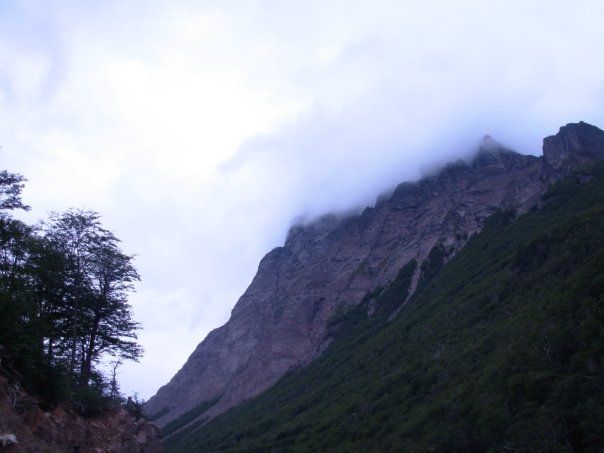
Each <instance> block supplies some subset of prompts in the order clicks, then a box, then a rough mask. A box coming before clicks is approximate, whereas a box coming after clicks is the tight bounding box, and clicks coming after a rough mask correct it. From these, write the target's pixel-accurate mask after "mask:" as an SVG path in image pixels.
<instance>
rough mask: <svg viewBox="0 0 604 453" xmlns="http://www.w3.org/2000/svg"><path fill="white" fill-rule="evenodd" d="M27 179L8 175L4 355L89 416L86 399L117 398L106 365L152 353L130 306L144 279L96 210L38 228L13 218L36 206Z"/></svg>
mask: <svg viewBox="0 0 604 453" xmlns="http://www.w3.org/2000/svg"><path fill="white" fill-rule="evenodd" d="M24 182H25V178H24V177H23V176H21V175H17V174H13V173H9V172H7V171H2V172H0V346H1V349H0V357H1V358H2V362H3V365H4V366H5V367H11V368H12V369H13V370H14V371H15V372H17V373H19V374H20V375H21V376H22V378H23V381H24V383H25V384H26V385H29V388H30V390H31V391H33V392H35V393H37V394H38V395H39V396H41V397H43V398H45V399H46V400H47V401H48V402H49V403H52V402H54V401H56V400H59V399H71V400H73V401H74V403H76V405H78V404H79V405H80V406H81V409H82V410H83V411H86V410H88V409H90V407H89V406H90V404H88V402H87V401H84V400H85V399H86V398H88V399H90V398H91V397H92V398H93V399H94V398H97V399H98V398H99V397H102V396H103V395H105V394H108V393H109V383H107V382H106V381H107V380H106V379H105V378H104V377H103V375H102V373H101V371H100V367H99V365H100V364H102V363H103V362H104V361H105V362H106V361H107V360H110V359H111V358H113V360H114V361H116V363H117V362H119V363H121V362H122V360H125V359H126V360H138V359H139V358H140V357H141V355H142V352H143V350H142V347H141V346H140V345H139V344H138V342H137V341H136V340H137V335H136V332H137V330H138V329H139V328H140V325H139V323H137V322H136V321H134V319H133V316H132V308H131V306H130V303H129V300H128V298H129V296H130V294H131V293H132V292H133V291H134V289H135V288H134V284H135V283H136V282H137V281H138V280H140V276H139V274H138V272H137V270H136V268H135V267H134V262H133V261H134V256H133V255H129V254H127V253H125V252H124V251H123V250H122V248H121V243H120V240H119V239H118V238H117V237H116V236H115V235H114V234H113V233H112V232H111V231H109V230H108V229H106V228H104V227H103V226H102V224H101V220H100V215H99V214H98V213H97V212H95V211H91V210H83V209H69V210H67V211H65V212H61V213H52V214H51V215H50V218H49V219H48V220H47V221H44V222H42V223H40V224H39V225H36V226H31V225H27V224H25V223H24V222H22V221H20V220H17V219H15V218H13V217H12V216H11V211H12V210H14V209H25V210H26V209H29V207H28V206H26V205H25V204H23V202H22V200H21V191H22V189H23V187H24ZM115 386H116V383H115V379H113V382H112V383H111V387H112V389H111V393H113V394H115Z"/></svg>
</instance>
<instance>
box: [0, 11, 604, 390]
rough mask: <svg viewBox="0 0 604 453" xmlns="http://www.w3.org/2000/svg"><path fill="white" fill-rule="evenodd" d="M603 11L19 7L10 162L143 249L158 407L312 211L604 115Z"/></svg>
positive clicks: (365, 199) (4, 124) (55, 203)
mask: <svg viewBox="0 0 604 453" xmlns="http://www.w3.org/2000/svg"><path fill="white" fill-rule="evenodd" d="M603 19H604V2H602V1H601V0H592V1H582V0H576V1H573V2H563V1H553V0H543V1H531V0H523V1H513V0H501V1H497V0H490V1H484V0H476V1H470V0H468V1H461V0H455V1H438V0H421V1H401V0H399V1H379V0H372V1H370V2H369V1H364V2H359V1H352V0H345V1H344V0H342V1H339V0H335V1H327V0H322V1H308V0H305V1H293V0H292V1H276V0H275V1H260V0H259V1H253V0H246V1H224V0H223V1H205V2H203V1H191V2H186V1H164V2H156V1H149V0H145V1H127V0H119V1H115V2H114V1H97V2H78V1H73V2H66V1H58V0H53V1H50V0H48V1H27V0H19V1H14V2H13V1H7V0H2V1H0V145H2V149H1V150H0V159H1V163H2V165H1V166H0V167H1V168H2V169H8V170H10V171H16V172H20V173H22V174H24V175H25V176H26V177H27V178H28V179H29V182H28V184H27V189H26V191H25V193H24V198H25V200H26V202H27V203H29V204H30V205H32V208H33V209H32V212H31V213H30V214H28V219H29V220H31V221H34V220H36V219H41V218H44V217H45V216H46V213H47V212H48V211H50V210H64V209H66V208H68V207H85V208H90V209H94V210H96V211H98V212H100V213H101V214H102V216H103V222H104V225H105V226H106V227H107V228H109V229H111V230H112V231H114V232H115V233H116V234H117V235H118V236H119V237H120V238H121V239H122V240H123V246H124V249H125V250H126V251H128V252H130V253H135V254H136V255H137V260H136V263H137V267H138V269H139V271H140V273H141V274H142V278H143V280H142V282H141V284H140V285H139V286H138V292H137V294H136V295H134V296H133V297H132V304H133V307H134V311H135V317H136V318H137V319H138V320H139V321H141V322H142V324H143V327H144V331H142V332H141V334H140V340H141V342H142V344H143V346H144V347H145V350H146V354H145V357H144V358H143V359H142V360H141V362H140V363H139V364H129V365H124V366H123V368H122V372H121V383H122V390H124V391H125V392H127V393H132V392H133V391H138V392H139V395H140V396H142V397H144V398H149V397H150V396H151V395H152V394H153V393H154V392H155V391H156V390H157V388H158V387H159V386H160V385H162V384H164V383H166V382H167V381H168V380H169V379H170V378H171V377H172V375H173V374H174V373H175V372H176V371H177V370H178V369H179V368H180V367H181V366H182V364H183V363H184V361H185V360H186V359H187V357H188V356H189V354H190V353H191V352H192V351H193V349H194V347H195V346H196V345H197V343H198V342H199V341H201V340H202V339H203V338H204V337H205V335H206V334H207V333H208V332H209V331H210V330H211V329H213V328H216V327H218V326H220V325H221V324H223V323H224V322H225V321H226V320H227V319H228V317H229V313H230V310H231V309H232V307H233V305H234V304H235V302H236V301H237V298H238V297H239V296H240V295H241V293H242V292H243V291H244V290H245V288H246V287H247V285H248V284H249V283H250V281H251V279H252V277H253V275H254V273H255V271H256V268H257V264H258V262H259V260H260V259H261V257H262V256H263V255H264V254H265V253H266V252H268V251H269V250H270V249H271V248H273V247H275V246H278V245H281V244H282V243H283V240H284V238H285V235H286V233H287V229H288V227H289V225H290V224H291V222H292V220H293V219H295V218H299V217H306V218H312V217H313V216H316V215H318V214H320V213H324V212H327V211H330V210H342V209H350V208H353V207H356V206H359V205H363V204H370V203H372V202H373V200H374V198H375V196H376V195H377V194H378V193H380V192H382V191H384V190H386V189H388V188H389V187H390V186H392V185H394V184H395V183H397V182H400V181H401V180H406V179H410V178H416V177H417V176H418V175H419V174H420V172H421V171H422V169H425V168H429V167H430V166H432V165H434V164H435V163H438V162H442V161H444V160H446V159H450V158H455V157H458V156H461V155H463V154H464V153H466V152H467V151H468V149H470V148H471V147H472V146H474V145H475V143H476V142H477V141H478V140H479V139H480V138H481V137H482V136H483V135H484V134H486V133H489V134H491V135H493V136H494V137H495V138H497V139H498V140H499V141H501V142H503V143H504V144H506V145H507V146H509V147H511V148H513V149H516V150H518V151H520V152H523V153H532V154H540V152H541V140H542V138H543V137H544V136H545V135H549V134H552V133H555V132H556V131H557V130H558V127H559V126H560V125H562V124H565V123H568V122H571V121H578V120H584V121H588V122H591V123H593V124H596V125H598V126H600V127H603V126H604V27H603V26H602V20H603Z"/></svg>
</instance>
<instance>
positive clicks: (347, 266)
mask: <svg viewBox="0 0 604 453" xmlns="http://www.w3.org/2000/svg"><path fill="white" fill-rule="evenodd" d="M543 150H544V157H534V156H524V155H520V154H517V153H515V152H513V151H510V150H507V149H504V148H502V147H501V145H498V144H497V143H496V142H495V141H494V140H493V139H491V138H490V137H487V138H485V142H484V144H483V146H482V147H481V148H480V150H479V151H478V152H477V154H476V155H475V156H474V158H473V159H472V160H471V161H469V162H465V161H458V162H456V163H453V164H449V165H447V166H446V167H444V168H443V169H442V170H441V171H439V172H438V173H437V174H435V175H433V176H429V177H426V178H424V179H422V180H420V181H418V182H410V183H403V184H400V185H399V186H398V187H396V189H395V190H394V192H393V193H392V194H391V195H390V196H388V197H382V198H381V199H378V202H377V203H376V205H375V207H372V208H366V209H365V210H364V211H363V212H362V214H360V215H357V216H348V217H338V216H336V215H328V216H325V217H323V218H320V219H318V220H316V221H314V222H312V223H310V224H307V225H298V226H294V227H293V228H292V229H291V230H290V232H289V234H288V237H287V240H286V242H285V245H284V246H283V247H278V248H276V249H274V250H272V251H271V252H269V253H268V254H267V255H266V256H265V257H264V258H263V259H262V261H261V262H260V265H259V267H258V272H257V274H256V276H255V277H254V279H253V281H252V283H251V285H250V286H249V288H248V289H247V290H246V292H245V293H244V294H243V295H242V296H241V298H240V299H239V301H238V302H237V304H236V306H235V308H234V309H233V311H232V314H231V318H230V320H229V321H228V322H227V323H226V324H225V325H224V326H222V327H220V328H218V329H216V330H214V331H212V332H211V333H210V334H209V335H208V336H207V338H206V339H205V340H204V341H203V342H202V343H201V344H199V345H198V346H197V348H196V349H195V351H194V352H193V354H191V356H190V357H189V359H188V361H187V362H186V363H185V365H184V366H183V367H182V369H181V370H180V371H179V372H178V373H177V374H176V375H175V376H174V377H173V378H172V380H171V381H170V382H169V383H168V384H167V385H165V386H163V387H162V388H161V389H160V390H159V391H158V392H157V394H156V395H155V396H154V397H153V398H151V399H150V400H149V402H148V403H147V405H146V410H147V412H148V413H149V414H157V416H158V418H157V422H158V423H159V424H160V425H162V424H165V423H167V422H169V421H171V420H174V419H175V418H177V417H178V416H179V415H181V414H183V413H184V412H187V411H188V410H191V409H192V408H195V407H196V406H198V405H199V404H200V403H202V402H207V401H211V400H215V399H217V403H216V404H214V405H213V406H212V407H210V408H209V409H208V410H207V411H206V412H205V413H204V414H203V415H202V417H205V418H211V417H214V416H216V415H218V414H220V413H221V412H224V411H225V410H227V409H228V408H230V407H233V406H235V405H237V404H238V403H240V402H241V401H243V400H245V399H248V398H250V397H252V396H254V395H256V394H258V393H260V392H262V391H263V390H265V389H267V388H268V387H270V386H271V385H273V384H274V383H275V382H276V381H277V380H278V379H279V378H280V377H282V376H283V375H284V374H285V373H286V372H287V371H288V370H291V369H293V368H295V367H299V366H301V365H304V364H306V363H308V362H309V361H311V360H313V359H314V358H315V357H317V356H318V355H319V354H320V353H321V352H322V351H323V350H324V348H325V347H326V346H327V344H328V343H329V337H328V332H327V321H328V319H329V318H330V317H331V316H332V315H333V314H334V312H335V311H336V310H337V309H338V308H340V307H343V306H347V305H351V304H356V303H358V302H359V301H360V300H361V299H362V297H363V296H364V295H365V294H366V293H367V291H369V290H372V289H374V288H376V287H377V286H379V285H384V284H386V283H387V282H388V281H389V280H391V279H393V278H394V276H395V275H396V273H397V272H398V270H399V269H400V268H401V267H402V266H404V265H405V264H406V263H407V262H409V260H411V259H416V260H417V261H418V263H421V262H422V261H423V260H424V259H425V258H426V256H427V255H428V253H429V252H430V250H431V249H432V248H433V247H434V246H435V245H436V244H437V243H441V244H444V245H445V246H447V248H448V249H449V250H452V251H453V252H455V251H456V250H459V249H460V248H461V247H463V245H464V244H465V242H466V240H467V238H468V237H469V236H471V235H472V234H473V233H475V232H477V231H479V230H480V229H481V228H482V226H483V225H484V221H485V219H486V218H487V217H488V216H489V215H491V214H492V213H493V212H494V211H495V210H497V209H499V208H514V209H518V210H520V211H523V210H526V209H528V208H530V207H531V206H532V205H533V204H534V203H536V202H537V201H538V199H539V197H540V196H541V194H542V193H543V192H544V191H545V190H546V188H547V187H548V185H549V184H550V183H551V182H552V181H555V180H556V179H557V178H559V177H560V176H561V175H562V174H563V173H565V172H567V171H568V170H569V169H570V168H571V167H575V166H577V165H578V164H580V163H583V162H585V161H586V160H589V159H592V158H594V157H600V156H602V157H604V132H602V131H601V130H599V129H597V128H595V127H594V126H590V125H587V124H585V123H578V124H569V125H567V126H564V127H562V128H561V129H560V132H559V133H558V134H557V135H555V136H553V137H548V138H546V139H545V140H544V147H543ZM419 268H420V266H418V269H419ZM416 272H419V270H418V271H416ZM417 277H418V276H417V275H416V276H415V281H417Z"/></svg>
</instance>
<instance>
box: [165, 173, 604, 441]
mask: <svg viewBox="0 0 604 453" xmlns="http://www.w3.org/2000/svg"><path fill="white" fill-rule="evenodd" d="M446 256H447V250H446V249H443V248H442V247H440V248H439V246H437V247H435V249H433V252H432V253H431V254H430V257H431V258H430V260H427V261H426V262H424V264H423V269H422V275H423V276H424V277H423V279H422V280H420V284H419V286H418V290H417V291H416V292H415V294H414V296H413V297H412V299H411V300H410V301H409V302H408V303H406V304H405V305H404V306H402V308H400V304H401V303H402V301H403V300H404V299H405V295H406V292H407V288H408V285H409V282H410V278H409V275H410V271H409V269H410V268H411V267H413V266H415V263H414V262H410V263H409V264H408V265H407V266H405V267H404V268H403V269H402V270H401V272H399V274H398V276H397V278H396V279H395V280H394V281H393V282H392V283H391V284H390V286H388V287H386V288H385V289H384V290H383V291H381V292H380V291H379V290H378V291H377V292H374V293H373V294H368V295H367V296H366V297H365V298H364V300H363V302H362V303H361V304H359V305H357V306H356V307H354V308H352V309H351V310H350V311H348V312H346V313H340V314H339V315H337V316H335V317H334V318H333V319H332V321H331V324H330V329H331V331H332V333H333V335H334V337H335V339H334V341H333V342H332V344H331V345H330V347H329V348H328V349H327V350H326V351H325V352H324V353H323V354H322V356H321V357H320V358H318V359H317V360H315V361H314V362H312V363H311V364H310V365H308V366H306V367H302V368H299V369H297V370H295V371H293V372H290V373H289V374H288V375H286V376H285V377H284V378H282V379H281V380H280V381H279V382H278V383H277V384H276V385H275V386H273V387H272V388H270V389H269V390H267V391H266V392H264V393H263V394H261V395H260V396H259V397H256V398H254V399H252V400H250V401H248V402H246V403H244V404H242V405H240V406H238V407H236V408H233V409H231V410H229V411H228V412H226V413H225V414H223V415H221V416H219V417H217V418H215V419H213V420H211V421H210V422H208V423H207V424H205V425H201V426H200V424H199V423H197V425H195V426H188V427H186V428H185V429H183V430H181V431H180V432H177V433H176V434H174V435H173V436H172V437H170V438H169V439H168V440H167V442H166V444H167V445H166V447H167V449H168V450H169V451H267V449H269V447H271V451H361V450H367V451H443V450H445V449H446V450H447V451H456V450H457V451H488V450H492V451H516V450H523V451H526V450H539V451H601V449H602V447H603V446H604V431H603V429H602V427H604V410H603V409H602V408H603V407H604V372H603V365H604V364H603V357H604V308H603V303H604V167H603V166H602V164H598V165H597V166H595V167H591V168H589V169H585V170H583V171H582V172H580V173H578V174H575V175H573V176H571V177H569V178H567V179H565V180H564V181H562V182H560V183H558V184H556V186H555V187H553V188H552V189H551V190H550V191H549V192H548V193H547V194H546V195H545V196H544V197H543V199H542V201H541V202H540V203H539V204H538V205H537V206H536V207H535V208H534V209H532V210H531V211H530V212H528V213H527V214H524V215H521V216H516V215H515V214H514V213H513V212H510V211H499V212H497V213H495V214H494V215H493V216H492V217H491V218H490V219H489V220H488V221H487V224H486V226H485V228H484V230H483V231H482V232H481V233H480V234H478V235H475V236H473V237H472V238H471V239H470V240H469V241H468V243H467V245H466V246H465V247H464V248H463V249H462V251H461V252H459V253H458V254H457V255H455V256H454V257H453V258H451V259H450V261H448V262H447V263H446V264H445V261H446ZM397 308H400V311H399V312H398V314H397V315H396V316H395V317H393V316H392V314H393V313H394V311H395V310H396V309H397ZM369 313H372V315H369Z"/></svg>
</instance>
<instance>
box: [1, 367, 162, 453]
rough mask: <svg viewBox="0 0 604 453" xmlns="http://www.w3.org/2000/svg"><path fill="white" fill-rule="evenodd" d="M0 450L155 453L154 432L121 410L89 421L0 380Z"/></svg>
mask: <svg viewBox="0 0 604 453" xmlns="http://www.w3.org/2000/svg"><path fill="white" fill-rule="evenodd" d="M0 433H7V434H3V435H1V436H0V445H1V446H2V447H5V448H3V449H2V451H7V452H27V453H39V452H49V453H50V452H75V451H78V452H80V453H88V452H90V453H92V452H94V453H97V452H103V453H109V452H110V453H159V452H161V450H162V449H161V444H160V441H159V430H158V428H157V427H156V426H155V425H153V424H151V423H149V422H147V421H145V420H136V419H135V418H134V417H133V416H131V415H130V414H129V413H128V412H127V411H126V410H124V409H123V408H119V409H116V410H112V411H107V412H105V413H103V414H102V415H100V416H98V417H94V418H90V419H88V418H83V417H81V416H80V415H78V414H76V413H75V412H73V411H71V410H69V409H65V408H64V407H63V406H56V407H54V408H53V409H51V410H48V411H47V412H45V411H43V410H42V409H41V408H40V406H39V403H38V400H37V399H36V398H34V397H32V396H31V395H29V394H27V393H26V392H25V391H24V390H23V389H22V388H21V386H20V385H19V384H18V383H16V382H14V381H12V382H11V381H10V380H9V379H8V378H7V377H6V376H4V375H3V374H0Z"/></svg>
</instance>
